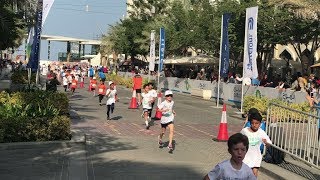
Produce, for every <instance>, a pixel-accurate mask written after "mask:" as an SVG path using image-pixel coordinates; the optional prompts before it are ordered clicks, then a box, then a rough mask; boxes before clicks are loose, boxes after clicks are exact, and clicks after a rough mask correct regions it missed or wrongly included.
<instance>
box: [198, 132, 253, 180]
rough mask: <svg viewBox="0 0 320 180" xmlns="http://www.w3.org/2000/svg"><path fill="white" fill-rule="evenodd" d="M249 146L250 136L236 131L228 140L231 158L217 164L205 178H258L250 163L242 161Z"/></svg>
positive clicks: (211, 179)
mask: <svg viewBox="0 0 320 180" xmlns="http://www.w3.org/2000/svg"><path fill="white" fill-rule="evenodd" d="M248 148H249V140H248V137H247V136H245V135H243V134H241V133H236V134H234V135H232V136H230V138H229V140H228V152H229V153H230V154H231V159H230V160H225V161H222V162H220V163H219V164H217V165H216V166H215V167H214V168H213V169H212V170H211V171H210V172H209V173H208V174H207V175H206V176H205V177H204V178H203V180H213V179H247V180H255V179H257V178H256V177H255V176H254V175H253V173H252V170H251V169H250V167H249V166H248V165H246V164H245V163H243V162H242V160H243V158H244V157H245V155H246V153H247V151H248Z"/></svg>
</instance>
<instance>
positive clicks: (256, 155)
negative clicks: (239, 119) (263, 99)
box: [241, 113, 272, 177]
mask: <svg viewBox="0 0 320 180" xmlns="http://www.w3.org/2000/svg"><path fill="white" fill-rule="evenodd" d="M248 120H249V121H250V123H251V126H250V127H247V128H243V129H242V130H241V133H242V134H244V135H246V136H247V137H248V139H249V149H248V153H247V154H246V156H245V158H244V159H243V162H244V163H245V164H247V165H248V166H249V167H250V168H251V169H252V171H253V174H254V175H255V176H256V177H257V176H258V170H259V168H260V165H261V161H262V155H261V152H260V145H261V144H262V143H264V144H266V145H270V144H272V142H271V140H270V138H269V137H268V135H267V134H266V132H264V131H263V130H262V129H261V128H260V124H261V121H262V116H261V115H260V113H251V114H250V115H249V117H248Z"/></svg>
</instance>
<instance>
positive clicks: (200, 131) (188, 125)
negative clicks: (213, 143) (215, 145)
mask: <svg viewBox="0 0 320 180" xmlns="http://www.w3.org/2000/svg"><path fill="white" fill-rule="evenodd" d="M186 126H188V127H189V128H191V129H194V130H196V131H198V132H201V133H203V134H205V135H208V136H211V134H209V133H207V132H204V131H201V130H199V129H197V128H195V127H192V126H190V125H187V124H186Z"/></svg>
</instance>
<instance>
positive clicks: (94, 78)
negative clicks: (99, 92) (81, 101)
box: [90, 77, 97, 96]
mask: <svg viewBox="0 0 320 180" xmlns="http://www.w3.org/2000/svg"><path fill="white" fill-rule="evenodd" d="M90 84H91V91H93V96H96V87H97V78H96V77H93V78H92V79H91V80H90Z"/></svg>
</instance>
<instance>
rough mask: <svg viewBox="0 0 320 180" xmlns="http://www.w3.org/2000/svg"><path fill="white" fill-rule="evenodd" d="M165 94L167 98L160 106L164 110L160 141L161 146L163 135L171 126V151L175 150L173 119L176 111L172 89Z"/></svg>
mask: <svg viewBox="0 0 320 180" xmlns="http://www.w3.org/2000/svg"><path fill="white" fill-rule="evenodd" d="M164 95H165V100H164V101H163V102H162V103H161V104H159V106H158V109H159V111H160V112H162V117H161V122H160V123H161V132H160V135H159V136H158V143H159V146H160V147H162V146H163V143H162V137H163V135H164V133H165V132H166V128H167V127H169V130H170V133H169V145H168V149H169V150H170V151H173V147H172V139H173V130H174V125H173V120H174V116H175V115H176V112H175V111H174V110H173V104H174V102H173V100H172V96H173V93H172V91H169V90H168V91H166V92H165V93H164Z"/></svg>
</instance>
